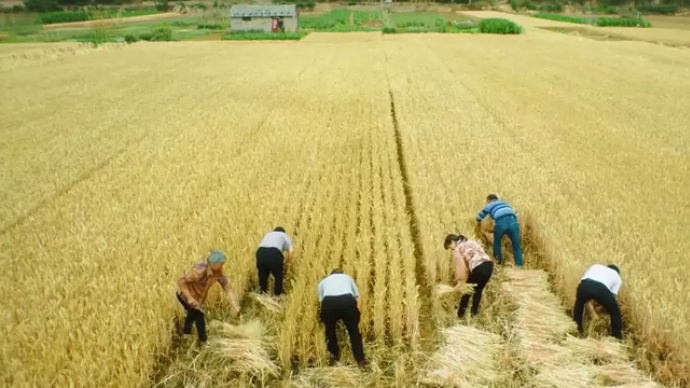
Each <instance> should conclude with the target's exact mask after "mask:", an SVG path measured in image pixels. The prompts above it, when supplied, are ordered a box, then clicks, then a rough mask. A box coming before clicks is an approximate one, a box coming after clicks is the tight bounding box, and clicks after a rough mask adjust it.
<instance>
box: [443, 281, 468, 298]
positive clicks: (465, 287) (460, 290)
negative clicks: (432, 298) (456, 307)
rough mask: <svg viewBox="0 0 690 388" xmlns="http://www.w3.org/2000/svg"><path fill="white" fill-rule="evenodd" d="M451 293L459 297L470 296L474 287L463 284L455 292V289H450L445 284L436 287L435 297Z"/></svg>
mask: <svg viewBox="0 0 690 388" xmlns="http://www.w3.org/2000/svg"><path fill="white" fill-rule="evenodd" d="M453 292H457V293H458V294H460V295H465V294H471V293H473V292H474V287H473V286H472V284H470V283H463V284H462V285H461V286H460V287H459V288H458V290H457V291H456V290H455V287H451V286H449V285H447V284H437V285H436V295H439V296H445V295H448V294H450V293H453Z"/></svg>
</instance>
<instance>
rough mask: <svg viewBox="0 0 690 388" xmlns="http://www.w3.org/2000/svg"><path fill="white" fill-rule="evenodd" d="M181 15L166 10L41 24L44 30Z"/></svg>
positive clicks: (160, 18)
mask: <svg viewBox="0 0 690 388" xmlns="http://www.w3.org/2000/svg"><path fill="white" fill-rule="evenodd" d="M180 16H182V15H181V14H179V13H176V12H166V13H158V14H155V15H144V16H132V17H129V18H113V19H102V20H89V21H85V22H72V23H55V24H46V25H44V26H43V28H44V29H46V30H53V29H56V28H79V27H93V26H97V25H102V24H115V23H134V22H148V21H154V20H165V19H172V18H176V17H180Z"/></svg>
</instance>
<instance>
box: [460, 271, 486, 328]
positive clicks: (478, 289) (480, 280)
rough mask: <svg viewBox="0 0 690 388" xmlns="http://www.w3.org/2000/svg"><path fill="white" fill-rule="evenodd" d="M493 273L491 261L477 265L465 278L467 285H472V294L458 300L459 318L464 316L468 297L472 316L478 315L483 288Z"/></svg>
mask: <svg viewBox="0 0 690 388" xmlns="http://www.w3.org/2000/svg"><path fill="white" fill-rule="evenodd" d="M493 272H494V263H493V262H491V261H487V262H485V263H482V264H479V265H478V266H477V267H475V269H474V270H473V271H472V272H471V273H470V276H469V277H468V278H467V283H473V284H474V293H473V294H471V295H470V294H467V295H463V296H462V298H460V307H458V317H459V318H462V317H464V316H465V311H466V310H467V305H468V304H469V303H470V296H471V297H472V310H471V314H472V316H475V315H477V314H478V313H479V303H481V301H482V292H484V287H486V284H487V283H488V282H489V279H491V275H492V274H493Z"/></svg>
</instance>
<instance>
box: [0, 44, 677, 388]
mask: <svg viewBox="0 0 690 388" xmlns="http://www.w3.org/2000/svg"><path fill="white" fill-rule="evenodd" d="M348 36H351V37H352V39H350V40H348V39H347V38H348ZM35 50H36V49H35V48H32V52H33V53H35V52H36V51H35ZM11 51H12V50H10V51H8V52H11ZM19 51H21V50H18V51H17V52H19ZM49 54H50V55H45V56H41V55H31V56H26V57H16V56H13V57H11V58H10V57H7V58H4V59H3V58H2V57H0V86H1V88H0V101H2V103H1V104H0V116H1V117H2V120H1V121H0V135H1V136H0V139H1V140H0V182H2V185H0V262H2V263H3V265H4V271H3V275H2V278H1V279H0V280H1V281H0V296H1V300H2V310H3V311H4V313H3V314H2V318H1V319H2V321H0V324H1V325H0V335H1V337H2V338H3V339H4V340H3V342H2V344H0V354H2V357H1V358H0V376H2V377H0V382H1V383H2V384H3V385H6V386H16V387H53V386H74V387H92V386H102V387H152V386H156V387H188V386H194V387H202V386H203V387H209V386H213V387H223V386H227V387H245V386H276V387H278V386H280V387H283V386H284V387H287V386H294V387H315V386H371V387H374V386H400V387H407V386H438V385H445V386H460V387H465V386H467V387H470V386H477V387H478V386H485V387H522V386H531V387H534V386H538V387H551V386H566V385H563V384H566V382H567V386H569V387H570V386H572V387H575V386H604V385H610V384H609V383H610V382H613V383H615V384H618V385H625V384H628V385H629V386H650V387H651V386H658V385H659V384H665V385H667V386H673V385H679V386H682V385H686V384H688V382H690V366H689V364H688V362H690V351H688V349H690V347H689V346H690V335H688V330H687V322H688V319H689V318H690V310H688V308H687V307H686V302H685V300H686V299H687V295H689V294H690V283H688V281H687V280H686V278H687V276H688V274H689V270H687V269H686V268H687V267H686V266H684V261H683V258H684V255H685V252H687V251H688V249H690V242H688V240H687V238H686V237H687V232H686V231H687V230H688V227H690V224H689V223H690V221H688V220H690V203H688V199H687V195H686V194H687V193H688V191H689V189H690V180H689V179H688V176H690V175H689V174H688V172H689V171H688V166H690V143H689V140H690V134H688V132H687V123H688V122H690V111H688V109H687V107H688V106H689V105H688V104H689V103H690V53H688V52H687V51H685V50H682V49H677V48H671V47H664V46H657V45H651V44H646V43H633V42H595V41H588V40H580V39H575V38H573V37H569V36H565V35H560V34H555V33H550V32H546V31H541V32H534V31H533V32H532V33H528V34H525V35H524V36H517V37H498V36H479V35H476V36H469V35H467V36H448V35H445V36H444V35H434V34H429V35H397V36H382V35H378V34H368V35H366V34H353V35H347V34H340V35H337V36H335V35H327V34H324V35H318V34H315V35H312V36H310V37H309V38H308V39H305V40H304V41H302V42H296V43H295V42H290V43H265V42H264V43H249V42H242V43H218V42H194V43H191V42H190V43H160V44H135V45H131V46H126V47H110V48H107V49H100V50H86V49H84V50H81V49H80V51H79V55H74V52H72V51H69V52H65V53H63V54H62V55H53V54H54V53H52V52H51V53H49ZM3 61H5V62H3ZM490 192H498V193H499V194H501V195H502V196H504V197H505V198H506V199H508V200H509V201H511V202H512V203H513V204H514V205H515V207H516V209H517V211H518V213H519V217H520V219H521V220H522V227H523V232H524V236H523V241H524V243H525V244H526V256H525V260H526V265H527V268H528V269H526V270H525V271H523V272H520V271H517V272H516V270H513V269H510V268H500V269H499V270H498V271H497V273H496V275H495V277H494V279H493V280H492V282H491V283H490V285H489V289H488V290H487V292H486V294H485V300H484V301H483V302H482V303H483V307H482V314H481V316H480V317H479V318H478V319H473V320H470V321H469V322H464V321H457V319H454V318H453V313H454V311H453V309H454V308H455V307H456V303H457V294H454V293H450V294H440V293H438V292H437V291H436V288H435V286H436V285H437V284H442V283H446V284H449V283H450V280H451V278H450V276H451V275H450V274H451V267H450V260H449V259H448V254H447V253H446V252H444V251H443V250H442V246H441V240H442V238H443V237H444V236H445V234H446V233H450V232H455V231H460V232H464V233H466V234H470V235H472V234H473V233H474V232H473V230H472V229H473V226H474V221H473V219H474V216H475V215H476V212H477V211H479V209H480V208H481V205H482V202H483V198H484V197H485V196H486V194H488V193H490ZM276 225H281V226H283V227H285V228H286V229H287V231H288V233H289V234H290V235H291V236H292V237H293V240H294V242H295V248H296V259H295V262H294V263H293V265H291V266H290V267H289V268H288V270H287V275H286V276H287V278H286V279H287V282H286V290H287V293H288V296H287V298H285V299H284V300H281V301H279V302H277V303H276V302H273V301H270V300H263V299H262V298H261V297H255V296H254V295H253V292H254V291H255V290H256V279H255V278H256V271H255V268H254V256H253V255H254V252H255V249H256V245H257V244H258V242H259V240H260V239H261V236H262V234H263V233H264V232H266V231H267V230H270V229H271V228H273V227H275V226H276ZM211 249H223V250H224V251H225V252H226V253H227V254H228V258H229V261H228V263H227V264H226V269H225V271H226V273H227V275H228V277H229V279H230V280H231V282H232V283H233V285H234V286H235V288H236V289H237V290H239V293H240V299H241V304H242V308H243V314H242V317H240V318H237V317H232V316H231V314H230V313H229V308H228V307H229V306H228V304H227V303H225V302H224V301H223V298H222V296H221V295H220V294H221V293H220V292H219V290H213V291H214V292H213V293H212V295H211V298H210V301H209V306H208V307H207V311H208V312H209V317H208V319H209V321H212V322H213V324H212V325H211V327H210V329H209V330H210V338H211V339H212V341H211V342H212V344H211V346H210V348H209V349H202V350H197V349H196V348H195V347H194V346H192V345H190V344H188V343H185V342H181V341H179V339H178V338H177V336H176V334H175V331H176V329H175V328H176V327H177V320H178V319H179V317H180V315H181V308H180V306H179V305H178V304H177V302H176V300H175V297H174V290H175V284H176V281H177V279H178V278H179V276H181V275H182V274H183V273H184V271H185V270H187V269H188V267H189V266H190V265H191V264H192V263H194V262H195V261H196V260H199V259H201V258H203V257H204V255H205V254H206V253H207V252H208V251H209V250H211ZM594 262H603V263H609V262H615V263H617V264H619V266H620V267H621V270H622V274H623V280H624V287H623V289H624V291H623V294H622V295H621V303H622V305H623V310H624V314H625V315H624V319H625V323H626V333H627V334H628V335H627V337H628V340H627V341H626V343H625V344H624V345H621V344H617V343H613V342H609V341H608V340H607V339H606V338H605V334H606V325H603V326H602V327H599V326H598V325H597V322H596V321H595V322H593V323H592V325H591V330H590V332H591V335H592V336H591V337H590V338H589V339H584V340H583V339H578V338H575V337H574V336H573V334H574V327H573V323H572V322H571V321H570V320H569V318H568V316H567V315H566V313H565V311H566V309H568V308H571V307H572V305H573V303H574V292H575V287H576V285H577V282H578V280H579V278H580V276H581V274H582V273H583V272H584V270H585V269H586V267H587V266H588V265H589V264H592V263H594ZM335 267H341V268H343V269H344V270H345V272H346V273H348V274H350V275H352V276H353V278H354V279H355V281H356V283H357V284H358V286H359V288H360V292H361V294H362V302H363V306H364V308H363V311H362V322H361V325H360V327H361V329H362V334H363V336H364V340H365V353H366V354H367V357H368V358H369V359H370V360H371V361H372V366H371V368H370V370H369V371H367V372H364V373H360V372H359V371H357V370H356V369H355V368H354V367H351V366H347V365H345V366H341V367H335V368H325V365H326V361H327V360H328V355H327V351H326V348H325V343H324V341H323V329H322V328H321V326H320V325H319V322H318V304H317V300H318V299H317V295H316V285H317V283H318V281H319V280H320V279H321V278H322V277H324V276H325V275H327V274H328V273H329V272H330V270H331V269H333V268H335ZM547 273H548V274H549V275H550V276H547ZM523 294H524V295H530V296H531V297H530V298H527V299H525V298H521V295H523ZM539 317H548V319H546V318H544V319H538V318H539ZM458 323H460V324H461V325H458ZM599 323H601V322H599ZM550 325H553V327H557V330H555V331H553V332H551V331H549V330H550V329H549V328H550V327H551V326H550ZM525 328H529V329H525ZM553 333H558V334H557V335H554V334H553ZM345 338H346V336H345V335H344V334H342V333H341V344H342V345H344V346H343V355H344V362H345V363H346V364H349V363H351V361H352V360H351V356H350V354H349V345H347V344H346V342H347V341H345ZM470 339H471V340H470ZM238 349H245V350H246V352H247V354H246V357H244V358H243V357H242V356H241V355H240V356H238ZM544 352H546V354H556V355H558V357H554V358H553V360H551V359H548V360H547V359H546V358H545V357H544V354H545V353H544ZM240 353H241V352H240ZM460 355H462V356H460ZM473 355H477V356H478V355H482V356H481V357H483V358H481V359H479V358H477V357H475V356H473ZM250 361H251V362H250ZM523 364H524V365H529V368H524V367H523ZM563 376H567V379H566V378H565V377H563ZM649 376H653V377H654V378H655V381H656V382H653V381H651V380H650V379H649ZM559 384H560V385H559Z"/></svg>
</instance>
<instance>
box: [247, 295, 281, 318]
mask: <svg viewBox="0 0 690 388" xmlns="http://www.w3.org/2000/svg"><path fill="white" fill-rule="evenodd" d="M249 296H250V297H251V298H253V299H254V300H256V301H257V302H258V303H259V304H260V305H261V306H262V307H263V308H265V309H266V310H268V311H270V312H272V313H276V314H277V313H279V312H281V311H282V310H283V305H282V304H280V302H278V301H277V300H275V299H274V298H273V297H271V296H268V295H265V294H257V293H255V292H252V293H251V294H249Z"/></svg>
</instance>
